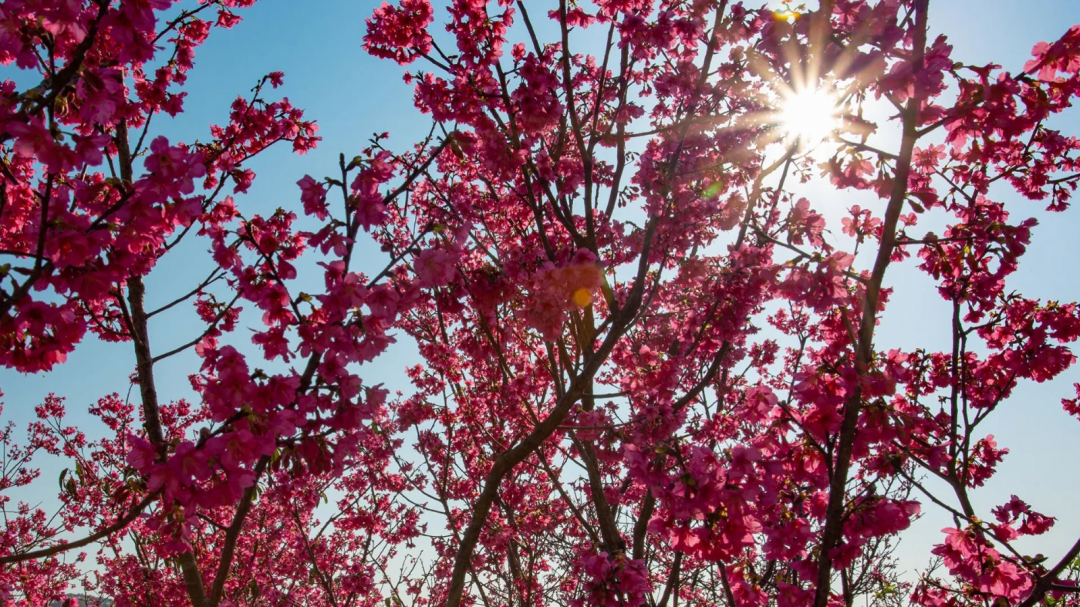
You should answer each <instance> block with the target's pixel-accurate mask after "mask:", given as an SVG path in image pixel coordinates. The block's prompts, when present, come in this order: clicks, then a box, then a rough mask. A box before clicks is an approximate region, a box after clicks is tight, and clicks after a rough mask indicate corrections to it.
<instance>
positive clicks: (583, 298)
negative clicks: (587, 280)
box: [571, 287, 592, 308]
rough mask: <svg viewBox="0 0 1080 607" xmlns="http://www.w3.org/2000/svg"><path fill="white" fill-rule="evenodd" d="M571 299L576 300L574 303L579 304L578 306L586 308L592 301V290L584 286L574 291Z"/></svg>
mask: <svg viewBox="0 0 1080 607" xmlns="http://www.w3.org/2000/svg"><path fill="white" fill-rule="evenodd" d="M571 299H573V300H574V304H575V305H577V307H579V308H584V307H585V306H587V305H589V304H591V303H592V291H590V290H589V289H586V288H584V287H582V288H580V289H578V290H577V291H574V294H573V296H572V297H571Z"/></svg>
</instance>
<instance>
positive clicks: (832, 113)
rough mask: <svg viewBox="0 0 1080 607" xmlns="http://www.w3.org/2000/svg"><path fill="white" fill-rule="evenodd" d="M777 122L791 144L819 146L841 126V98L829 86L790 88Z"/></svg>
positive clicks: (781, 106)
mask: <svg viewBox="0 0 1080 607" xmlns="http://www.w3.org/2000/svg"><path fill="white" fill-rule="evenodd" d="M776 122H777V124H778V125H779V127H780V129H781V131H783V133H784V138H785V139H787V140H788V143H789V144H793V145H798V146H799V147H800V148H803V149H811V148H814V147H817V145H818V144H820V143H821V142H823V141H825V140H826V139H828V138H829V137H830V136H831V135H832V134H833V133H834V132H835V131H836V130H837V129H839V128H840V100H839V99H838V98H837V96H836V95H835V94H834V93H833V92H832V91H830V90H829V89H828V88H826V87H817V88H805V89H802V90H798V91H790V92H789V93H786V94H785V95H784V96H783V101H782V103H781V105H780V108H779V112H778V115H777V120H776Z"/></svg>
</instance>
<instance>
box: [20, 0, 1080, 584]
mask: <svg viewBox="0 0 1080 607" xmlns="http://www.w3.org/2000/svg"><path fill="white" fill-rule="evenodd" d="M377 4H378V3H375V2H366V1H349V0H305V1H300V2H298V1H295V0H262V1H261V2H259V3H258V4H257V5H256V6H255V7H254V8H252V9H249V10H245V11H243V13H242V15H243V16H244V21H243V22H242V23H240V24H239V25H238V26H237V27H236V28H234V29H233V30H231V31H223V30H215V31H214V32H213V34H212V36H211V38H210V40H209V41H208V42H207V44H206V45H204V46H203V47H201V48H200V49H199V50H198V52H197V55H196V68H195V70H194V71H193V72H192V73H191V75H190V77H189V82H188V85H187V87H186V89H187V90H188V91H189V96H188V98H187V101H186V112H185V113H184V114H183V115H181V116H180V117H178V118H177V119H175V120H170V121H166V120H162V121H160V122H158V124H157V126H158V127H159V130H158V131H157V132H158V133H160V134H164V135H166V136H168V137H169V138H170V139H171V140H174V141H176V140H182V141H191V140H193V139H196V138H200V139H205V138H207V137H208V126H209V125H210V124H211V123H216V124H221V123H223V122H224V121H225V120H226V117H227V112H228V106H229V103H230V102H231V101H232V99H234V98H235V97H236V95H238V94H239V95H245V94H247V92H248V90H249V89H250V88H251V86H253V85H254V84H255V83H256V82H257V81H258V79H259V78H260V77H261V76H262V75H264V74H265V73H267V72H269V71H274V70H280V71H283V72H285V86H284V87H283V88H281V89H278V90H277V91H274V92H270V93H268V94H267V95H268V96H270V97H272V96H273V95H283V96H287V97H288V98H289V99H290V100H291V101H292V102H293V104H294V105H296V106H297V107H300V108H303V109H304V110H305V112H306V115H307V116H308V117H309V118H313V119H316V120H317V121H318V123H319V125H320V133H319V134H320V135H321V136H322V137H323V141H322V143H321V144H320V146H319V148H318V149H317V150H315V151H314V152H311V153H310V154H308V155H306V156H303V157H298V156H295V155H293V154H292V153H291V152H290V151H289V150H288V149H287V148H286V147H282V148H280V149H277V150H273V151H271V152H270V153H268V154H266V155H265V156H264V157H262V158H260V159H258V160H257V161H256V162H255V163H253V164H252V168H253V169H254V170H255V171H256V172H257V173H258V177H257V178H256V180H255V184H254V186H253V187H252V189H251V191H250V193H249V194H247V195H246V196H244V197H242V199H241V205H242V207H243V208H244V210H245V212H246V213H253V212H265V213H267V214H269V213H272V212H273V210H274V209H275V208H277V207H279V206H283V207H286V208H290V209H298V208H299V204H298V200H299V190H298V188H297V187H296V185H295V184H296V181H297V180H298V179H300V178H301V177H302V176H303V175H305V174H311V175H313V176H314V177H316V178H321V177H322V176H324V175H330V174H333V173H334V172H335V171H336V167H337V155H338V154H339V153H344V154H345V155H346V157H351V156H353V155H354V154H356V153H357V152H358V151H359V150H360V149H361V148H363V147H364V146H365V145H366V142H367V140H368V138H369V137H370V136H371V134H372V133H375V132H383V131H389V132H390V134H391V138H390V140H389V141H390V145H391V146H392V147H395V148H398V149H401V148H403V147H405V146H407V145H408V144H409V143H410V142H413V141H416V140H418V139H420V138H421V137H423V136H424V135H425V134H426V133H427V130H428V128H429V126H430V123H429V121H428V119H427V117H425V116H423V115H421V114H420V113H419V111H417V110H415V109H414V108H413V107H412V102H411V89H410V87H409V86H408V85H406V84H405V83H403V82H402V78H401V76H402V74H403V69H402V67H401V66H398V65H397V64H396V63H393V62H390V61H381V60H376V59H374V58H371V57H369V56H368V55H366V54H365V53H364V51H363V49H362V48H361V45H362V37H363V34H364V32H365V26H364V20H365V19H366V18H367V17H368V16H369V15H370V13H371V10H372V9H373V8H374V7H375V6H377ZM529 4H530V6H531V5H533V4H537V5H539V4H540V3H539V2H538V1H537V0H529ZM540 9H542V10H540ZM930 10H931V16H930V23H931V26H932V28H933V29H934V30H935V32H936V33H946V34H947V35H948V36H949V40H950V42H951V43H952V44H953V46H954V52H953V57H954V59H955V60H958V61H963V62H965V63H985V62H996V63H1000V64H1003V65H1004V66H1005V67H1006V68H1008V69H1016V68H1019V67H1020V66H1021V65H1022V64H1023V62H1024V61H1026V59H1027V58H1028V56H1029V53H1030V50H1031V47H1032V46H1033V45H1034V44H1035V43H1036V42H1038V41H1041V40H1050V39H1055V38H1057V37H1058V36H1060V35H1061V34H1062V33H1063V32H1064V31H1065V30H1066V29H1067V28H1068V27H1069V26H1070V25H1071V24H1073V23H1077V22H1080V0H1029V1H1027V2H1018V1H1010V0H990V1H975V0H932V1H931V9H930ZM534 12H535V13H537V15H543V14H544V13H546V7H542V6H538V7H537V10H535V11H534ZM444 16H445V13H444V12H442V11H441V10H440V11H438V12H437V15H436V19H442V18H444ZM536 18H537V19H539V16H537V17H536ZM410 67H411V68H412V69H414V70H415V69H418V67H419V64H415V65H413V66H410ZM9 74H10V71H9V70H6V69H5V70H0V76H8V75H9ZM1052 126H1056V128H1060V129H1062V130H1064V131H1066V132H1067V133H1073V134H1077V133H1080V114H1078V112H1076V111H1073V112H1071V113H1070V114H1068V115H1066V116H1063V117H1062V118H1061V119H1060V120H1058V122H1057V124H1056V125H1052ZM806 195H807V196H808V197H810V198H811V200H812V201H815V203H816V201H817V200H818V199H820V197H821V196H826V195H828V196H831V197H832V198H837V195H836V194H827V193H826V192H825V191H824V190H821V189H816V188H815V186H813V185H811V186H810V188H809V189H808V191H807V193H806ZM1002 196H1003V197H1005V199H1006V200H1007V202H1009V203H1011V204H1014V205H1015V206H1013V207H1012V212H1013V216H1014V218H1017V217H1020V216H1028V215H1030V216H1035V217H1038V218H1040V221H1041V223H1040V225H1039V227H1038V228H1036V230H1035V236H1034V243H1033V245H1032V247H1031V248H1030V250H1029V253H1028V255H1027V256H1025V258H1024V259H1023V260H1022V265H1021V271H1020V273H1019V274H1018V275H1017V276H1016V277H1015V278H1014V280H1013V281H1012V283H1011V285H1012V286H1013V288H1016V289H1018V290H1020V291H1021V292H1024V293H1025V294H1026V295H1028V296H1029V297H1039V298H1042V299H1056V300H1059V301H1076V300H1080V283H1078V281H1077V280H1076V274H1075V271H1074V270H1073V267H1074V265H1075V262H1074V261H1073V260H1076V259H1078V258H1080V238H1078V237H1077V235H1076V233H1077V228H1078V227H1080V222H1078V221H1077V219H1076V215H1075V212H1069V213H1066V214H1064V215H1054V216H1048V215H1047V214H1046V213H1044V212H1042V206H1041V205H1039V204H1035V203H1031V202H1028V201H1025V200H1023V199H1020V198H1019V197H1018V196H1016V195H1012V194H1009V193H1002ZM830 204H834V205H835V206H834V209H835V212H836V215H834V216H837V217H838V216H839V214H841V213H842V212H843V209H846V208H847V207H848V206H850V205H851V204H862V205H863V206H868V204H869V205H873V204H875V203H873V202H872V201H866V200H859V199H856V198H852V199H850V200H849V199H847V198H844V197H843V196H841V197H840V198H839V199H837V200H836V201H835V203H830ZM878 204H879V203H878ZM817 206H819V207H820V206H822V205H821V204H817ZM874 208H878V207H876V206H875V207H874ZM203 250H204V245H203V243H201V242H200V243H196V246H192V247H189V248H188V249H187V250H182V251H180V253H179V254H177V255H174V256H173V258H172V259H167V260H165V261H164V262H163V263H162V264H161V265H160V266H159V267H158V268H157V270H156V271H155V272H154V274H153V275H152V276H151V278H150V279H149V281H148V290H149V294H148V297H149V299H150V306H151V307H153V305H154V302H157V303H164V302H166V301H169V300H170V299H172V297H175V295H176V294H178V293H179V292H181V290H182V289H183V288H184V286H186V285H189V284H191V283H192V282H193V281H194V280H197V279H198V278H200V277H202V276H203V275H205V273H206V272H208V271H209V269H210V266H209V265H208V264H207V263H206V262H207V261H208V260H207V259H206V258H205V256H204V255H203V254H202V252H203ZM360 263H361V266H362V267H366V268H367V269H369V270H371V271H377V270H378V269H379V268H381V264H382V263H383V258H382V257H381V255H380V254H379V253H378V252H377V251H375V250H374V249H373V248H371V247H366V248H364V249H363V252H362V254H361V255H360ZM312 280H314V281H315V282H318V281H321V276H320V275H313V277H312ZM886 282H887V283H888V284H890V285H892V286H894V287H895V293H894V296H893V301H892V304H891V305H890V307H889V310H888V311H887V312H886V314H885V317H884V320H883V323H882V326H881V330H880V333H879V336H880V337H879V341H878V343H879V345H881V346H894V347H898V346H903V347H914V346H916V345H920V346H923V347H937V348H944V347H946V344H944V343H943V339H944V337H943V336H947V328H948V320H947V318H946V317H944V316H943V315H942V314H941V311H942V310H943V306H942V303H943V302H942V301H941V300H940V298H939V297H938V295H937V294H936V292H935V291H934V289H933V287H932V285H931V284H930V282H929V280H928V279H927V278H926V277H925V276H924V275H922V274H920V273H919V272H917V271H915V270H914V269H913V268H912V267H911V266H903V265H900V266H893V267H891V268H890V270H889V275H888V276H887V278H886ZM248 307H249V308H250V307H251V306H250V305H249V306H248ZM185 314H186V312H185V313H182V314H177V315H172V316H169V315H163V316H162V317H161V318H160V319H156V320H157V323H158V324H157V325H156V326H154V327H153V328H152V330H153V331H154V337H153V339H154V348H155V351H158V352H161V351H165V350H167V349H171V347H173V346H175V345H177V344H179V343H183V342H184V341H187V339H185V336H188V335H190V330H189V329H190V326H191V325H190V324H189V323H188V322H187V320H186V318H187V317H186V316H185ZM239 331H240V332H243V331H245V329H244V328H241V329H239ZM240 335H242V333H240ZM415 363H416V357H415V351H414V349H413V348H412V347H411V346H410V345H408V344H404V343H403V344H399V345H398V346H395V347H394V348H393V349H392V351H391V352H390V354H389V355H388V356H384V357H382V358H380V359H379V360H377V361H376V362H375V363H373V364H372V365H369V366H367V367H365V368H364V369H363V370H362V371H361V374H362V375H363V376H364V377H366V378H373V377H378V378H380V379H379V381H387V383H388V385H389V386H390V387H391V388H396V387H400V388H402V389H405V384H404V382H400V379H398V380H397V381H395V378H401V377H402V375H401V369H402V368H404V366H406V365H408V364H415ZM197 364H198V362H197V359H195V357H194V356H193V355H191V354H190V353H188V354H187V355H183V356H178V357H175V358H174V359H171V360H170V361H167V362H165V363H163V364H162V365H161V366H160V367H159V369H158V372H157V376H158V377H159V378H160V379H159V390H160V391H161V393H162V395H163V397H164V398H176V397H180V396H185V395H188V394H189V393H190V392H189V390H188V387H187V379H186V376H187V374H188V373H190V372H191V371H193V370H195V369H196V368H197ZM133 368H134V360H133V357H132V355H131V353H130V346H129V345H126V344H119V345H117V344H101V343H96V342H93V341H88V342H87V343H84V344H83V345H82V346H81V347H80V348H79V349H78V350H76V352H75V353H74V354H72V355H71V357H70V360H69V362H68V363H67V364H65V365H63V366H61V367H59V368H57V369H56V370H55V371H54V372H51V373H49V374H39V375H34V376H23V375H18V374H15V373H13V372H11V371H7V370H0V389H2V390H3V392H4V397H3V401H4V403H5V411H4V414H3V421H6V420H15V421H16V422H24V421H25V420H27V419H29V417H30V416H32V408H33V406H34V405H36V404H38V403H40V402H41V401H42V399H43V398H44V396H45V395H46V394H48V393H49V392H55V393H57V394H58V395H62V396H66V397H68V406H69V413H70V417H71V420H72V421H73V422H74V423H81V422H82V421H83V420H85V419H86V416H85V414H83V413H81V410H82V409H84V408H85V407H86V406H87V405H88V404H89V403H91V402H92V401H93V400H95V399H96V398H98V397H99V396H102V395H104V394H107V393H109V392H113V391H119V392H121V394H123V392H124V391H125V390H126V387H127V384H126V377H127V376H128V374H129V373H131V371H132V370H133ZM1076 381H1080V367H1077V368H1074V369H1072V370H1070V371H1069V372H1067V373H1066V374H1065V375H1064V376H1063V377H1062V378H1059V380H1057V381H1055V382H1052V383H1048V384H1041V385H1032V384H1026V385H1024V386H1023V387H1022V388H1021V389H1019V390H1017V391H1016V394H1015V396H1014V397H1013V398H1012V399H1011V400H1010V401H1009V402H1007V403H1006V404H1005V405H1004V406H1003V407H1002V408H1001V411H1000V412H999V413H997V414H995V415H994V416H992V421H990V422H988V428H987V431H988V432H990V433H992V434H994V435H995V436H996V437H997V438H998V442H999V444H1003V445H1006V446H1008V447H1010V448H1011V449H1012V453H1011V454H1010V455H1009V456H1008V457H1007V458H1006V460H1005V462H1004V463H1003V464H1002V465H1001V467H1000V473H999V475H998V476H997V477H996V478H995V479H994V480H993V481H992V482H991V483H990V485H989V486H988V487H987V488H986V489H985V490H984V491H981V492H977V493H976V503H977V504H979V505H981V506H982V507H984V508H985V507H989V506H990V505H993V504H1000V503H1002V502H1003V501H1005V500H1006V499H1007V498H1008V496H1009V495H1010V494H1012V493H1016V494H1018V495H1020V496H1021V497H1023V498H1025V499H1027V500H1028V501H1029V502H1031V503H1032V504H1033V505H1034V506H1035V507H1036V509H1038V510H1041V511H1043V512H1046V513H1048V514H1053V515H1059V516H1060V517H1062V520H1061V521H1060V523H1059V527H1058V528H1057V529H1055V530H1054V532H1052V534H1051V535H1052V538H1051V539H1048V540H1045V541H1044V540H1040V542H1039V546H1038V548H1037V550H1041V551H1043V552H1045V553H1046V554H1048V555H1050V556H1051V558H1054V555H1056V554H1060V553H1061V551H1062V550H1063V546H1064V545H1065V544H1071V543H1072V541H1074V540H1075V539H1076V537H1077V536H1080V520H1078V519H1077V517H1074V516H1072V515H1073V512H1074V511H1075V505H1076V504H1077V503H1080V489H1078V487H1080V483H1076V482H1075V476H1073V475H1070V474H1069V473H1068V469H1069V468H1070V466H1071V464H1072V462H1074V461H1077V460H1078V459H1080V442H1078V441H1077V440H1076V438H1077V431H1078V430H1080V422H1078V421H1077V420H1075V419H1071V418H1069V417H1068V416H1067V415H1066V414H1065V413H1064V412H1062V410H1061V407H1060V404H1059V399H1060V398H1061V397H1062V396H1067V395H1069V394H1070V388H1069V386H1070V385H1071V384H1072V383H1073V382H1076ZM399 382H400V383H399ZM90 432H91V433H93V430H92V429H90ZM50 472H51V471H48V470H47V471H46V474H45V481H46V482H45V483H44V486H45V487H46V488H47V489H48V490H49V491H51V490H52V485H49V484H48V479H49V478H50ZM56 473H58V469H57V470H56V472H51V474H52V478H55V475H56ZM948 524H949V521H948V519H947V518H942V517H940V516H934V515H928V516H926V517H925V518H924V519H923V520H922V521H919V522H918V523H917V524H916V529H915V532H914V533H913V534H912V536H913V537H912V538H911V540H909V541H908V542H907V543H906V544H905V546H904V547H903V548H902V550H901V553H900V554H901V556H902V557H903V558H904V560H905V561H907V563H906V564H907V565H910V566H918V565H920V564H922V563H923V562H924V561H925V558H926V556H925V555H926V552H925V551H926V547H927V545H928V543H929V542H930V541H931V540H934V541H936V539H937V537H938V536H937V534H936V532H937V530H938V529H940V528H941V527H943V526H947V525H948ZM908 559H914V560H908Z"/></svg>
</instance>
